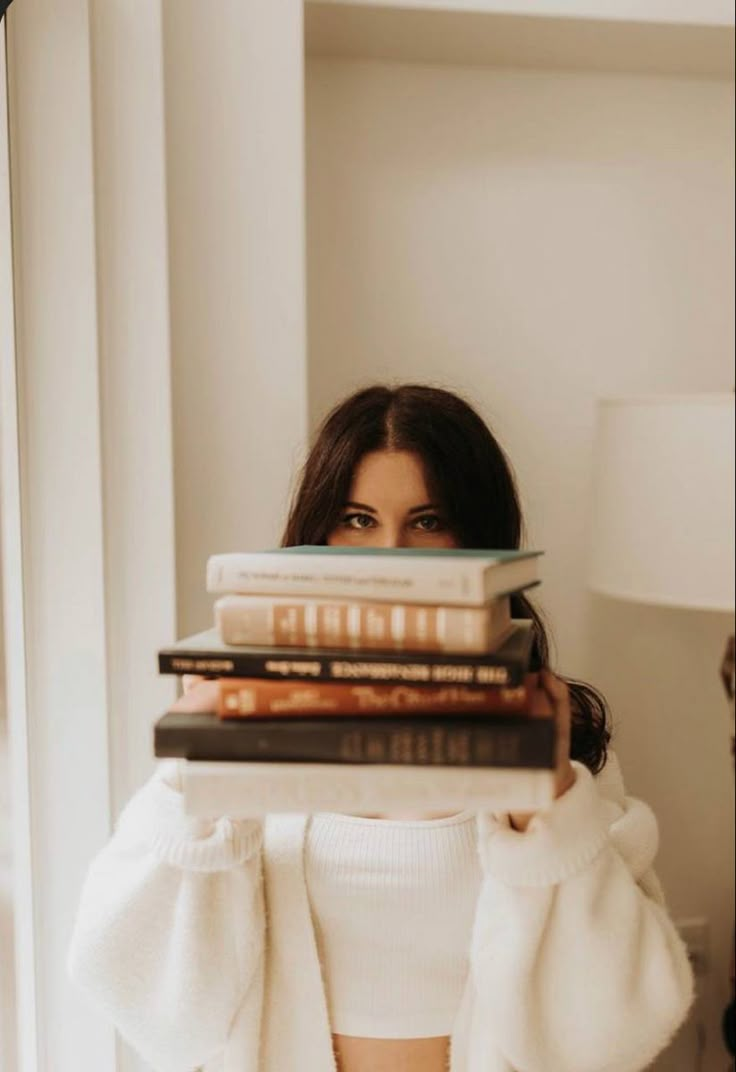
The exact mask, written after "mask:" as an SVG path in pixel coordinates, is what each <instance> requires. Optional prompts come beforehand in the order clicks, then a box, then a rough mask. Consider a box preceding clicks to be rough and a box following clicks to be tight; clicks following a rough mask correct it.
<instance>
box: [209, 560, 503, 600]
mask: <svg viewBox="0 0 736 1072" xmlns="http://www.w3.org/2000/svg"><path fill="white" fill-rule="evenodd" d="M496 568H498V569H502V568H504V567H501V566H500V567H496ZM487 569H488V564H487V562H486V563H484V562H482V561H478V562H472V561H461V560H459V559H457V558H453V559H452V561H451V562H447V563H438V561H437V559H431V560H430V559H427V560H425V561H423V560H421V559H414V560H412V561H411V562H409V561H407V560H406V559H405V558H401V557H399V558H395V559H390V558H388V557H387V558H385V559H382V560H381V561H378V559H375V558H371V557H370V556H366V557H365V558H358V557H352V556H344V555H334V556H332V557H330V556H328V555H324V556H321V557H317V556H314V555H299V554H291V555H288V556H287V555H282V556H279V555H277V554H274V553H265V554H258V553H253V554H250V553H242V554H238V553H233V554H223V555H211V556H210V558H209V559H208V561H207V591H208V592H211V593H213V594H215V595H221V594H224V593H228V592H229V593H241V594H248V595H263V594H266V595H286V596H294V595H299V596H336V597H339V598H340V597H341V598H348V599H350V598H351V597H352V598H354V597H356V596H357V597H358V598H360V599H371V600H376V601H379V602H380V601H385V600H388V601H389V602H404V601H405V602H409V603H457V604H460V605H475V606H480V605H482V604H483V603H485V602H486V601H487V599H486V572H487Z"/></svg>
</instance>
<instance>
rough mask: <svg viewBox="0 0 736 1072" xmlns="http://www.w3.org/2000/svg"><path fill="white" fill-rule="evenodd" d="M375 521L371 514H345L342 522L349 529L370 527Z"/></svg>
mask: <svg viewBox="0 0 736 1072" xmlns="http://www.w3.org/2000/svg"><path fill="white" fill-rule="evenodd" d="M374 523H375V519H374V518H372V517H371V515H370V514H345V516H344V517H343V519H342V522H341V524H343V525H344V526H345V527H346V528H349V529H369V528H370V527H371V526H372V525H373V524H374Z"/></svg>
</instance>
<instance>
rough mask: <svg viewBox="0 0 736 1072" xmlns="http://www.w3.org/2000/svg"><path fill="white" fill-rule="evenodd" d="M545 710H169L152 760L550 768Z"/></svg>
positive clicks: (552, 745)
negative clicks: (428, 713) (397, 713)
mask: <svg viewBox="0 0 736 1072" xmlns="http://www.w3.org/2000/svg"><path fill="white" fill-rule="evenodd" d="M555 749H556V726H555V721H554V719H553V718H552V717H550V716H539V717H530V716H527V715H510V716H504V715H493V716H490V717H488V718H486V719H483V718H481V717H479V716H475V717H473V718H472V719H464V718H462V717H460V718H458V717H454V716H453V717H450V718H448V717H447V716H445V717H441V716H435V717H427V718H422V717H418V716H411V717H408V718H400V719H394V718H386V717H383V718H376V719H374V718H366V717H365V716H362V717H358V718H349V717H346V718H338V717H335V716H332V717H330V718H326V719H317V718H313V719H311V718H310V719H305V718H294V719H290V718H285V717H283V716H279V717H278V718H274V719H262V718H259V719H257V720H256V719H252V720H251V719H248V718H232V719H219V718H218V717H217V715H215V714H214V713H209V712H196V713H189V712H186V713H185V712H179V711H170V712H168V713H167V714H165V715H163V717H162V718H160V719H159V720H158V722H157V723H156V725H155V727H154V750H155V754H156V756H158V757H159V758H170V757H176V758H180V759H190V760H223V761H229V762H250V763H252V762H256V761H259V760H262V761H266V762H267V761H271V762H278V763H292V762H293V763H299V762H301V763H380V764H409V765H413V766H434V765H438V766H460V767H519V768H548V769H551V768H553V767H554V766H555V757H556V751H555Z"/></svg>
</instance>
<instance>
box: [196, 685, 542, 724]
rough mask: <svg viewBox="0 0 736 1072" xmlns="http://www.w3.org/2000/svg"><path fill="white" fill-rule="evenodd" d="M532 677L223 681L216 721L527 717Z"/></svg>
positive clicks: (220, 688) (218, 699) (219, 688)
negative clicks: (488, 681)
mask: <svg viewBox="0 0 736 1072" xmlns="http://www.w3.org/2000/svg"><path fill="white" fill-rule="evenodd" d="M532 679H533V675H527V679H526V681H525V683H524V684H523V685H519V686H516V687H513V688H498V687H494V688H467V687H465V686H463V685H436V686H432V685H429V686H428V685H422V686H418V687H417V686H412V685H401V684H397V685H383V684H350V683H347V682H345V683H342V682H339V683H334V684H333V683H329V682H327V683H320V682H297V681H266V680H263V679H257V678H221V679H220V680H219V682H218V683H217V685H218V690H217V704H216V712H217V714H218V715H219V717H220V718H252V717H255V718H258V717H262V718H270V717H273V716H275V715H281V716H286V717H290V718H297V717H305V718H308V717H317V716H325V715H335V716H340V715H343V716H354V715H366V716H372V717H376V716H380V715H387V716H399V715H402V716H403V715H409V714H412V713H416V714H421V715H444V714H447V715H452V714H457V715H459V714H463V715H468V714H473V713H477V714H481V715H487V714H494V713H499V714H525V713H527V709H528V699H529V690H530V686H531V681H532Z"/></svg>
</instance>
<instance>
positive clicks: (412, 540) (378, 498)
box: [327, 450, 458, 548]
mask: <svg viewBox="0 0 736 1072" xmlns="http://www.w3.org/2000/svg"><path fill="white" fill-rule="evenodd" d="M327 543H328V544H329V545H331V546H333V547H334V546H346V547H427V548H432V547H457V546H458V544H457V541H456V539H455V537H454V535H453V534H452V532H451V531H450V529H449V528H448V527H447V522H446V520H445V517H444V515H443V511H442V508H441V505H440V504H439V503H437V502H432V498H431V496H430V494H429V492H428V490H427V484H426V481H425V478H424V471H423V468H422V463H421V461H420V459H419V457H418V456H417V455H416V454H411V453H409V452H408V451H402V450H396V451H394V450H377V451H374V452H372V453H371V454H365V455H364V456H363V458H362V459H361V461H360V463H359V464H358V466H357V468H356V470H355V473H354V474H353V481H352V484H351V486H350V492H349V496H348V501H347V502H346V503H343V513H342V516H341V518H340V520H339V521H338V523H337V525H336V526H335V528H334V529H333V530H332V532H331V533H330V535H329V536H328V538H327Z"/></svg>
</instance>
